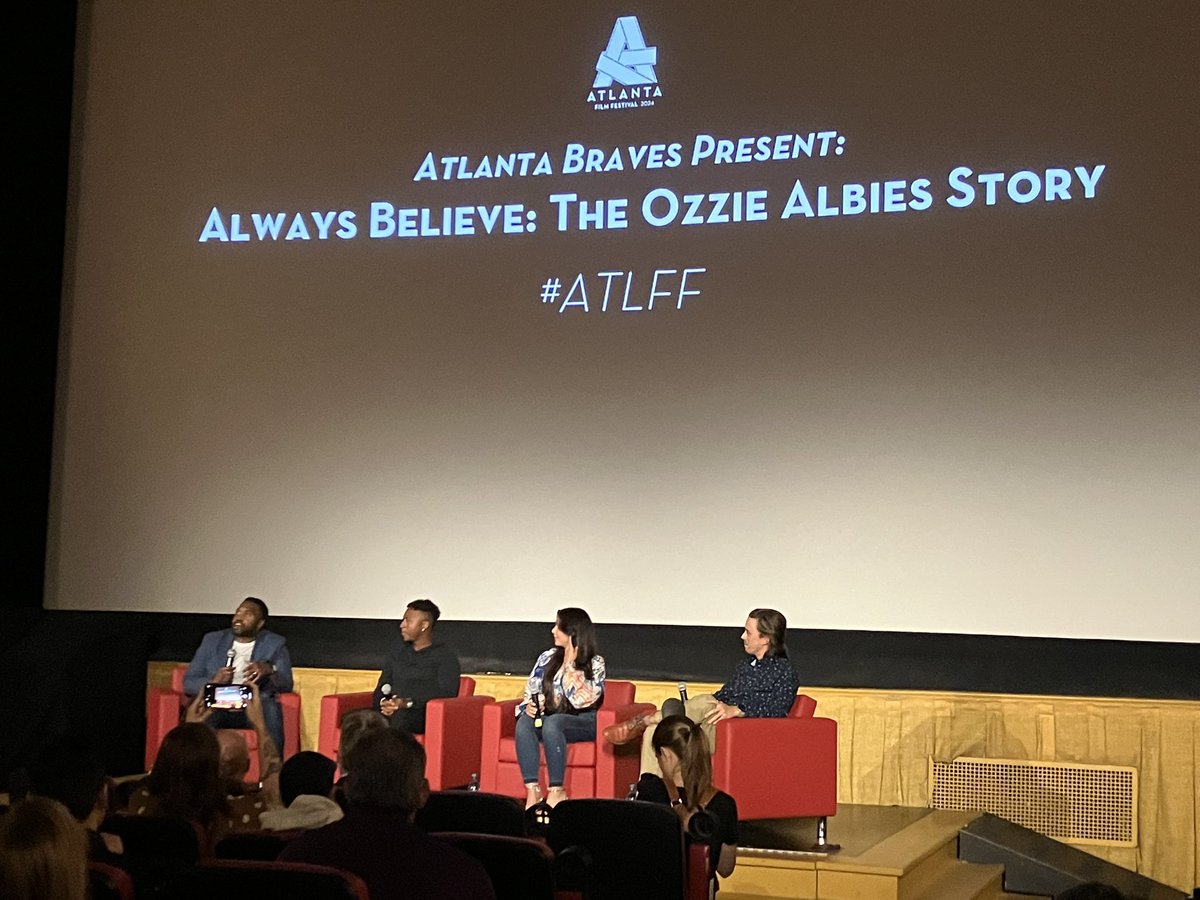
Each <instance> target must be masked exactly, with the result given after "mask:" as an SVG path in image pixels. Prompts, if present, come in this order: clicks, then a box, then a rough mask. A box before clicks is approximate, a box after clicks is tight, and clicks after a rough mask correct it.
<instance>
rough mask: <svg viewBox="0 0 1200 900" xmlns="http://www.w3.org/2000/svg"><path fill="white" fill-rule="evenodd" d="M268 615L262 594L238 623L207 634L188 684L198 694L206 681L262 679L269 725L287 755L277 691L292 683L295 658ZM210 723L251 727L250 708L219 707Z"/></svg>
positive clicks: (245, 604) (238, 614)
mask: <svg viewBox="0 0 1200 900" xmlns="http://www.w3.org/2000/svg"><path fill="white" fill-rule="evenodd" d="M267 615H268V610H267V604H266V603H264V602H263V601H262V600H259V599H258V598H257V597H247V598H246V599H245V600H243V601H242V602H241V604H240V605H239V606H238V608H237V610H236V611H235V612H234V614H233V622H232V627H230V628H226V629H225V630H224V631H210V632H209V633H208V634H206V635H205V636H204V640H202V641H201V642H200V648H199V649H198V650H197V651H196V655H195V656H193V657H192V662H191V664H190V665H189V666H188V669H187V673H186V674H185V675H184V676H183V689H184V690H185V691H186V692H187V693H188V695H189V696H190V697H194V696H196V694H199V693H200V692H201V691H203V690H204V686H205V685H206V684H252V683H254V684H257V685H258V691H259V696H260V697H261V698H262V707H263V716H264V717H265V718H266V720H267V731H269V732H270V734H271V739H272V740H274V741H275V746H276V748H277V749H278V750H279V754H280V756H282V755H283V712H282V710H280V708H279V701H278V700H276V698H275V695H276V694H278V693H280V692H285V691H290V690H291V689H292V660H291V657H290V656H288V649H287V641H286V640H285V639H284V638H283V637H282V636H281V635H278V634H275V633H274V632H273V631H267V629H266V628H265V627H263V626H265V625H266V624H267ZM208 724H210V725H212V726H213V727H214V728H249V727H250V723H249V722H248V721H247V720H246V714H245V713H244V712H240V711H237V710H224V709H219V710H214V711H213V714H212V716H211V717H210V718H209V719H208Z"/></svg>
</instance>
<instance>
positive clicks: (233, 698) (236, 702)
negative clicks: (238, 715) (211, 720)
mask: <svg viewBox="0 0 1200 900" xmlns="http://www.w3.org/2000/svg"><path fill="white" fill-rule="evenodd" d="M249 699H250V688H248V687H246V686H245V685H242V684H210V685H207V686H206V687H205V694H204V705H205V706H207V707H209V708H210V709H245V708H246V703H247V702H248V701H249Z"/></svg>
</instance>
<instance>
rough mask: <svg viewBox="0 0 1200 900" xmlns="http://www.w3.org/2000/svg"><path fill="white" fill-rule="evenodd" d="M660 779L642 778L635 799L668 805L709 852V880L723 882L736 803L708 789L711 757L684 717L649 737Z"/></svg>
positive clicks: (731, 856)
mask: <svg viewBox="0 0 1200 900" xmlns="http://www.w3.org/2000/svg"><path fill="white" fill-rule="evenodd" d="M650 739H651V744H652V746H653V747H654V752H655V754H656V756H657V758H658V765H659V768H660V769H661V770H662V777H661V778H660V777H659V776H657V775H651V774H648V773H647V774H645V775H643V776H642V778H641V780H640V781H639V782H638V793H637V798H638V799H639V800H648V801H650V802H652V803H670V804H671V808H672V809H674V810H675V812H676V813H677V814H678V815H679V819H680V821H681V822H682V823H683V827H684V830H685V832H686V833H687V834H689V836H690V837H692V838H693V839H695V840H703V841H704V842H705V843H707V844H708V848H709V857H708V858H709V875H710V877H711V878H712V879H713V885H712V889H713V891H714V892H715V891H716V876H717V875H720V876H721V877H722V878H728V877H729V875H730V874H731V873H732V872H733V867H734V864H735V863H736V862H737V828H738V817H737V803H735V802H734V799H733V798H732V797H730V796H729V795H728V794H726V793H725V792H724V791H720V790H717V789H716V788H715V787H713V783H712V756H711V755H710V754H709V752H708V742H707V740H706V739H705V737H704V733H703V732H702V731H701V730H700V726H699V725H697V724H696V723H695V722H693V721H692V720H691V719H689V718H687V717H686V716H667V717H666V718H665V719H663V720H662V721H661V722H659V723H658V725H657V727H655V729H654V732H653V733H652V734H651V738H650Z"/></svg>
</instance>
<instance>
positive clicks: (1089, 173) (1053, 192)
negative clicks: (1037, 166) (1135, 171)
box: [946, 163, 1105, 209]
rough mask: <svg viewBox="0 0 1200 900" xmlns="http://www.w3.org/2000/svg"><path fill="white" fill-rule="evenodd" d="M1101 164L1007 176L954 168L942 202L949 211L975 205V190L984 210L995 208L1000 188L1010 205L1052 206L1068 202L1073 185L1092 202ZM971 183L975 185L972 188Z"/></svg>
mask: <svg viewBox="0 0 1200 900" xmlns="http://www.w3.org/2000/svg"><path fill="white" fill-rule="evenodd" d="M1104 168H1105V167H1104V164H1103V163H1101V164H1100V165H1098V166H1093V167H1092V168H1090V169H1089V168H1087V167H1086V166H1075V167H1074V168H1073V169H1045V170H1043V171H1041V172H1035V171H1033V170H1032V169H1022V170H1021V171H1019V172H1016V173H1015V174H1013V175H1011V176H1006V175H1005V174H1004V173H1003V172H980V173H979V174H978V175H976V174H975V173H974V172H973V171H972V170H971V167H970V166H958V167H956V168H954V169H952V170H951V171H950V176H949V179H948V181H949V183H950V190H951V191H952V193H951V195H950V196H949V197H947V198H946V202H947V203H948V204H949V205H950V206H953V207H956V208H959V209H961V208H963V207H966V206H970V205H971V204H972V203H974V202H975V198H976V195H977V193H978V187H982V189H983V202H984V205H985V206H995V205H996V203H997V202H998V200H999V196H1000V186H1001V185H1003V186H1004V192H1005V194H1006V195H1007V196H1008V199H1010V200H1011V201H1012V202H1013V203H1022V204H1024V203H1031V202H1033V201H1034V200H1039V199H1040V200H1043V201H1044V202H1046V203H1052V202H1054V201H1056V200H1071V199H1073V195H1072V194H1071V188H1072V186H1073V185H1074V183H1075V182H1076V181H1078V183H1079V188H1080V190H1081V192H1082V194H1083V199H1085V200H1092V199H1094V198H1095V196H1096V185H1097V184H1098V183H1099V181H1100V176H1101V175H1103V174H1104ZM972 180H973V181H974V182H975V184H972V183H971V182H972Z"/></svg>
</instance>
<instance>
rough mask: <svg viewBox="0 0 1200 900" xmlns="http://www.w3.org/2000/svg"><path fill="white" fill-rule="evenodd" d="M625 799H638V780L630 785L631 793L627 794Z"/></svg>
mask: <svg viewBox="0 0 1200 900" xmlns="http://www.w3.org/2000/svg"><path fill="white" fill-rule="evenodd" d="M625 799H626V800H636V799H637V782H636V781H635V782H634V783H633V784H631V785H629V793H628V794H626V795H625Z"/></svg>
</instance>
